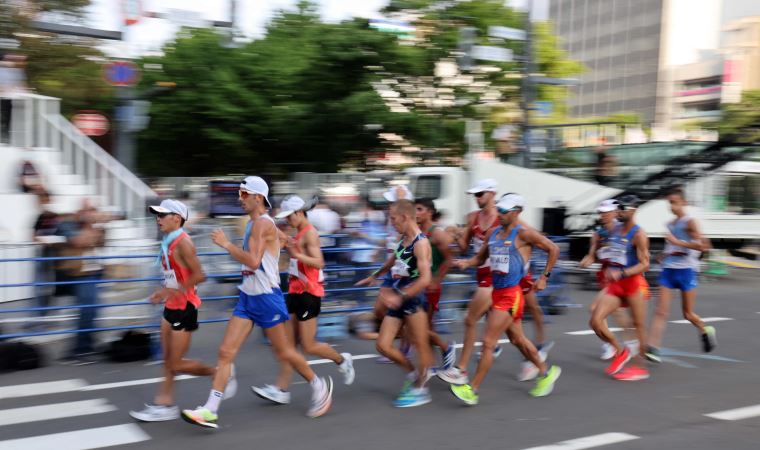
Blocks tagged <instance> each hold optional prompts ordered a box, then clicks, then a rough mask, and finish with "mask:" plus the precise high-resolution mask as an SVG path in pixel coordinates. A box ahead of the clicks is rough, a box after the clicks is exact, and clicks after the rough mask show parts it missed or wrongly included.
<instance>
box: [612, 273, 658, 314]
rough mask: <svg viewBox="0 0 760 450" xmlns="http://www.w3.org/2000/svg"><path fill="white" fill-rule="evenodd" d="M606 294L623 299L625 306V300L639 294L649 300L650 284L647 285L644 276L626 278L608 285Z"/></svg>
mask: <svg viewBox="0 0 760 450" xmlns="http://www.w3.org/2000/svg"><path fill="white" fill-rule="evenodd" d="M604 292H605V294H607V295H612V296H614V297H617V298H620V299H622V300H623V305H624V306H625V303H626V302H625V300H626V299H627V298H628V297H632V296H634V295H636V294H638V293H639V292H641V293H642V294H643V295H644V298H645V299H648V298H649V283H647V280H646V278H644V275H642V274H638V275H634V276H632V277H626V278H623V279H621V280H618V281H615V282H612V283H608V284H607V286H606V287H604Z"/></svg>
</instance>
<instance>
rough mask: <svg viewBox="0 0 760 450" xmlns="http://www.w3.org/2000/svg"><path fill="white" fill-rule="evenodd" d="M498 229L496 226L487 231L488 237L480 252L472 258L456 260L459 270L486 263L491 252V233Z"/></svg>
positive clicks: (455, 263)
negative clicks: (489, 245) (489, 243)
mask: <svg viewBox="0 0 760 450" xmlns="http://www.w3.org/2000/svg"><path fill="white" fill-rule="evenodd" d="M495 231H496V228H492V229H491V230H489V231H488V233H486V239H485V242H484V243H483V246H482V247H480V250H479V251H478V253H477V254H476V255H475V256H473V257H472V258H468V259H458V260H456V261H454V265H455V266H456V267H457V268H458V269H459V270H464V269H467V268H468V267H478V266H482V265H483V264H485V262H486V259H488V256H489V252H488V241H489V240H491V235H492V234H493V233H494V232H495Z"/></svg>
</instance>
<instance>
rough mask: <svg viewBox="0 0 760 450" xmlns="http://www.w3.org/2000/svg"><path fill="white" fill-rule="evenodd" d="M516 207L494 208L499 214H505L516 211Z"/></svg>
mask: <svg viewBox="0 0 760 450" xmlns="http://www.w3.org/2000/svg"><path fill="white" fill-rule="evenodd" d="M517 209H518V208H510V209H504V208H496V211H498V212H499V214H507V213H509V212H512V211H517Z"/></svg>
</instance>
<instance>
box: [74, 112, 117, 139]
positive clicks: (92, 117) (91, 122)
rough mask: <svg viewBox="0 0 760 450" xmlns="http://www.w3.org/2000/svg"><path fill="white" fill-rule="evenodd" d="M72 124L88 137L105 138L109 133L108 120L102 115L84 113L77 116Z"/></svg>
mask: <svg viewBox="0 0 760 450" xmlns="http://www.w3.org/2000/svg"><path fill="white" fill-rule="evenodd" d="M72 122H73V123H74V126H75V127H77V128H78V129H79V131H81V132H82V133H84V134H85V135H87V136H103V135H104V134H106V133H108V127H109V126H108V119H106V117H105V116H104V115H102V114H98V113H91V112H82V113H79V114H76V115H75V116H74V118H73V119H72Z"/></svg>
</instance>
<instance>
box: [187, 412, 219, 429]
mask: <svg viewBox="0 0 760 450" xmlns="http://www.w3.org/2000/svg"><path fill="white" fill-rule="evenodd" d="M180 417H182V420H184V421H185V422H187V423H189V424H191V425H197V426H199V427H202V428H211V429H213V430H216V429H217V428H219V425H217V424H215V423H212V422H198V421H196V420H195V419H193V418H192V417H190V416H187V415H185V412H184V411H182V414H180Z"/></svg>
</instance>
